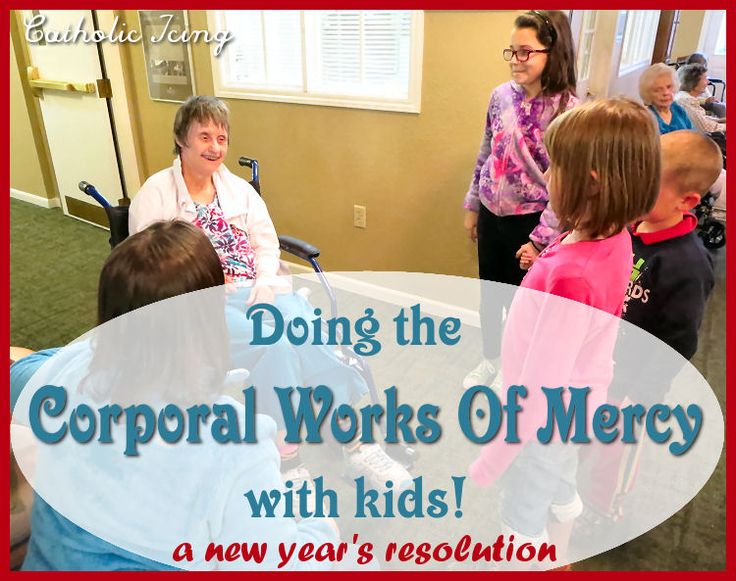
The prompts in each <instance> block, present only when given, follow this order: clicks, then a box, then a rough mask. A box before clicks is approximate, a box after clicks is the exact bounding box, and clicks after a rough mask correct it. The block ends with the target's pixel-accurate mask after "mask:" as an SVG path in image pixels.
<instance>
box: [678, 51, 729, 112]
mask: <svg viewBox="0 0 736 581" xmlns="http://www.w3.org/2000/svg"><path fill="white" fill-rule="evenodd" d="M685 64H686V65H696V64H697V65H703V66H704V67H705V70H706V72H707V71H708V59H706V58H705V55H704V54H702V53H699V52H694V53H693V54H691V55H690V57H689V58H688V59H687V62H686V63H685ZM708 80H710V79H708ZM716 80H718V79H716ZM698 97H699V98H700V104H701V105H702V107H703V109H705V110H706V111H708V112H709V113H711V114H712V115H714V116H715V117H725V116H726V104H725V103H721V102H720V101H719V100H718V99H717V98H716V97H714V96H713V94H712V93H711V92H710V87H709V86H707V85H706V87H705V89H704V90H703V92H702V93H700V95H698ZM724 97H725V93H724Z"/></svg>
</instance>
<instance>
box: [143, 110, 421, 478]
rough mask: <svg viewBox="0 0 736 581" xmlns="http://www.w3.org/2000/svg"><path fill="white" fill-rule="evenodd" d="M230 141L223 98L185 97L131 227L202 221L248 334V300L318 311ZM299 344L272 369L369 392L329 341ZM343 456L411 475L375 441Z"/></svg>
mask: <svg viewBox="0 0 736 581" xmlns="http://www.w3.org/2000/svg"><path fill="white" fill-rule="evenodd" d="M229 141H230V123H229V111H228V108H227V105H226V104H225V103H224V102H223V101H221V100H220V99H217V98H215V97H207V96H195V97H192V98H190V99H189V100H187V101H186V102H185V103H184V104H183V105H182V106H181V108H180V109H179V110H178V111H177V113H176V117H175V120H174V150H175V153H176V154H177V158H176V159H175V160H174V163H173V165H172V166H171V167H170V168H167V169H164V170H162V171H160V172H158V173H156V174H154V175H153V176H151V177H150V178H149V179H148V180H147V181H146V182H145V183H144V184H143V186H142V188H141V190H140V191H139V192H138V194H137V195H136V197H135V198H134V200H133V202H132V204H131V206H130V212H129V229H130V233H131V234H134V233H136V232H139V231H141V230H143V229H144V228H145V227H146V226H148V225H149V224H151V223H153V222H155V221H159V220H169V219H174V218H177V219H181V220H185V221H187V222H190V223H192V224H194V225H195V226H196V227H197V228H199V229H201V230H202V231H203V232H204V233H205V234H206V235H207V237H208V238H209V240H210V242H211V243H212V246H213V247H214V248H215V250H216V251H217V254H218V256H219V258H220V263H221V264H222V268H223V271H224V273H225V277H226V280H228V281H230V282H233V283H234V284H235V286H236V287H237V291H236V293H235V294H233V295H231V297H230V299H229V308H231V309H234V310H236V311H237V310H239V311H241V316H238V315H237V314H236V315H234V317H233V319H234V320H236V321H237V325H238V326H240V327H241V331H242V333H241V334H244V335H246V336H250V335H251V334H252V329H251V327H250V322H249V321H247V320H246V319H245V318H244V317H243V316H242V312H243V311H245V308H246V306H247V305H253V304H257V303H275V305H276V306H277V307H278V309H279V310H280V311H281V313H282V314H283V316H284V318H285V319H287V320H288V319H290V318H293V317H296V316H299V315H300V314H302V313H306V314H308V315H312V316H313V310H312V309H311V307H310V305H309V303H308V302H307V301H306V300H305V298H304V297H303V296H301V295H300V294H298V293H293V292H291V289H290V285H289V284H288V283H287V282H286V280H287V279H286V278H285V277H283V276H281V277H280V276H278V273H279V266H280V261H279V256H280V253H279V238H278V237H277V235H276V231H275V229H274V226H273V222H272V221H271V218H270V216H269V214H268V210H267V209H266V205H265V203H264V202H263V200H262V198H261V197H260V195H259V194H258V192H256V190H255V189H254V188H253V187H252V186H251V185H250V184H249V183H248V182H246V181H245V180H244V179H242V178H240V177H238V176H236V175H234V174H233V173H231V172H230V171H229V170H228V169H227V168H226V167H225V166H224V164H223V161H224V159H225V155H226V154H227V151H228V145H229ZM256 183H257V182H256ZM295 351H296V357H294V356H292V357H291V359H292V361H291V362H289V361H286V360H283V359H282V360H280V361H272V362H271V363H270V364H269V371H271V372H273V369H272V368H273V367H284V366H285V367H288V366H289V365H294V364H298V366H299V368H300V370H301V374H300V376H299V378H298V379H301V381H302V383H301V385H305V384H306V385H309V383H307V381H306V380H308V379H309V378H310V377H311V378H313V379H314V380H315V381H317V382H319V383H326V379H325V377H327V378H332V379H333V380H334V387H333V385H330V387H333V389H336V391H339V392H342V393H336V394H335V396H336V400H337V403H342V402H347V403H350V402H354V401H356V400H357V399H358V398H359V397H360V396H362V395H363V394H365V392H366V390H367V386H366V383H365V381H364V378H363V377H361V375H360V374H358V373H357V372H356V371H355V369H352V368H350V367H348V366H346V365H345V364H344V363H343V361H342V360H340V359H339V358H338V356H337V355H336V354H335V352H334V351H333V350H332V349H331V348H329V347H327V346H323V345H302V346H300V347H299V348H298V349H295ZM298 379H297V381H298ZM282 385H289V383H286V382H284V383H282ZM264 387H266V386H264ZM266 389H270V387H266ZM372 395H373V394H372ZM282 453H283V455H284V459H285V460H288V462H285V463H284V466H293V471H295V473H292V474H288V475H287V477H295V478H299V479H301V478H302V477H305V476H306V475H305V470H304V467H303V466H302V465H301V463H300V462H299V460H298V459H296V460H295V459H292V458H291V456H292V455H293V454H294V450H293V447H288V446H283V447H282ZM343 456H344V462H345V469H346V475H347V476H349V477H350V478H355V477H358V476H365V477H366V479H367V480H368V481H369V482H371V483H372V484H373V486H375V487H377V488H380V489H383V488H385V484H386V481H388V480H391V481H392V482H393V483H394V485H395V486H396V487H397V488H399V487H402V486H404V485H409V484H410V483H411V475H410V474H409V472H408V471H407V470H406V469H405V468H404V467H403V466H402V465H401V464H399V463H397V462H396V461H394V460H393V459H392V458H391V457H389V456H388V455H387V454H386V452H385V451H384V450H383V448H382V447H381V446H380V445H378V444H366V443H354V444H350V445H345V446H343Z"/></svg>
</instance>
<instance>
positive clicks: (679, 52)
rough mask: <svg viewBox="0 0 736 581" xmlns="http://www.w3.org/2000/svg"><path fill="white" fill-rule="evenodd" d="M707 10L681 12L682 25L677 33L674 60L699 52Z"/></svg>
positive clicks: (678, 27)
mask: <svg viewBox="0 0 736 581" xmlns="http://www.w3.org/2000/svg"><path fill="white" fill-rule="evenodd" d="M704 18H705V10H681V11H680V24H679V25H678V26H677V30H676V31H675V42H674V43H673V45H672V58H673V59H676V58H678V57H682V56H688V55H690V54H692V53H694V52H696V51H697V50H698V41H699V40H700V29H701V28H703V19H704Z"/></svg>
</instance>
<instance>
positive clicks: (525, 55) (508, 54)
mask: <svg viewBox="0 0 736 581" xmlns="http://www.w3.org/2000/svg"><path fill="white" fill-rule="evenodd" d="M535 52H541V53H544V54H549V52H550V49H548V48H542V49H539V50H532V49H529V48H520V49H519V50H514V49H512V48H507V49H504V51H503V60H505V61H510V60H511V59H512V58H514V57H516V60H517V61H519V62H520V63H525V62H526V61H528V60H529V57H530V56H531V55H532V54H534V53H535Z"/></svg>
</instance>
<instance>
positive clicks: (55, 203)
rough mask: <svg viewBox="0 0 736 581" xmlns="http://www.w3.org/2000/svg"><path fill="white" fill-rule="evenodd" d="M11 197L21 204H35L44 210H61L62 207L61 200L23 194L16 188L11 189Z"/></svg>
mask: <svg viewBox="0 0 736 581" xmlns="http://www.w3.org/2000/svg"><path fill="white" fill-rule="evenodd" d="M10 197H11V198H14V199H16V200H20V201H21V202H27V203H29V204H33V205H34V206H41V207H42V208H59V207H60V206H61V202H60V201H59V198H46V197H44V196H38V195H36V194H29V193H28V192H22V191H20V190H16V189H15V188H10Z"/></svg>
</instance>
